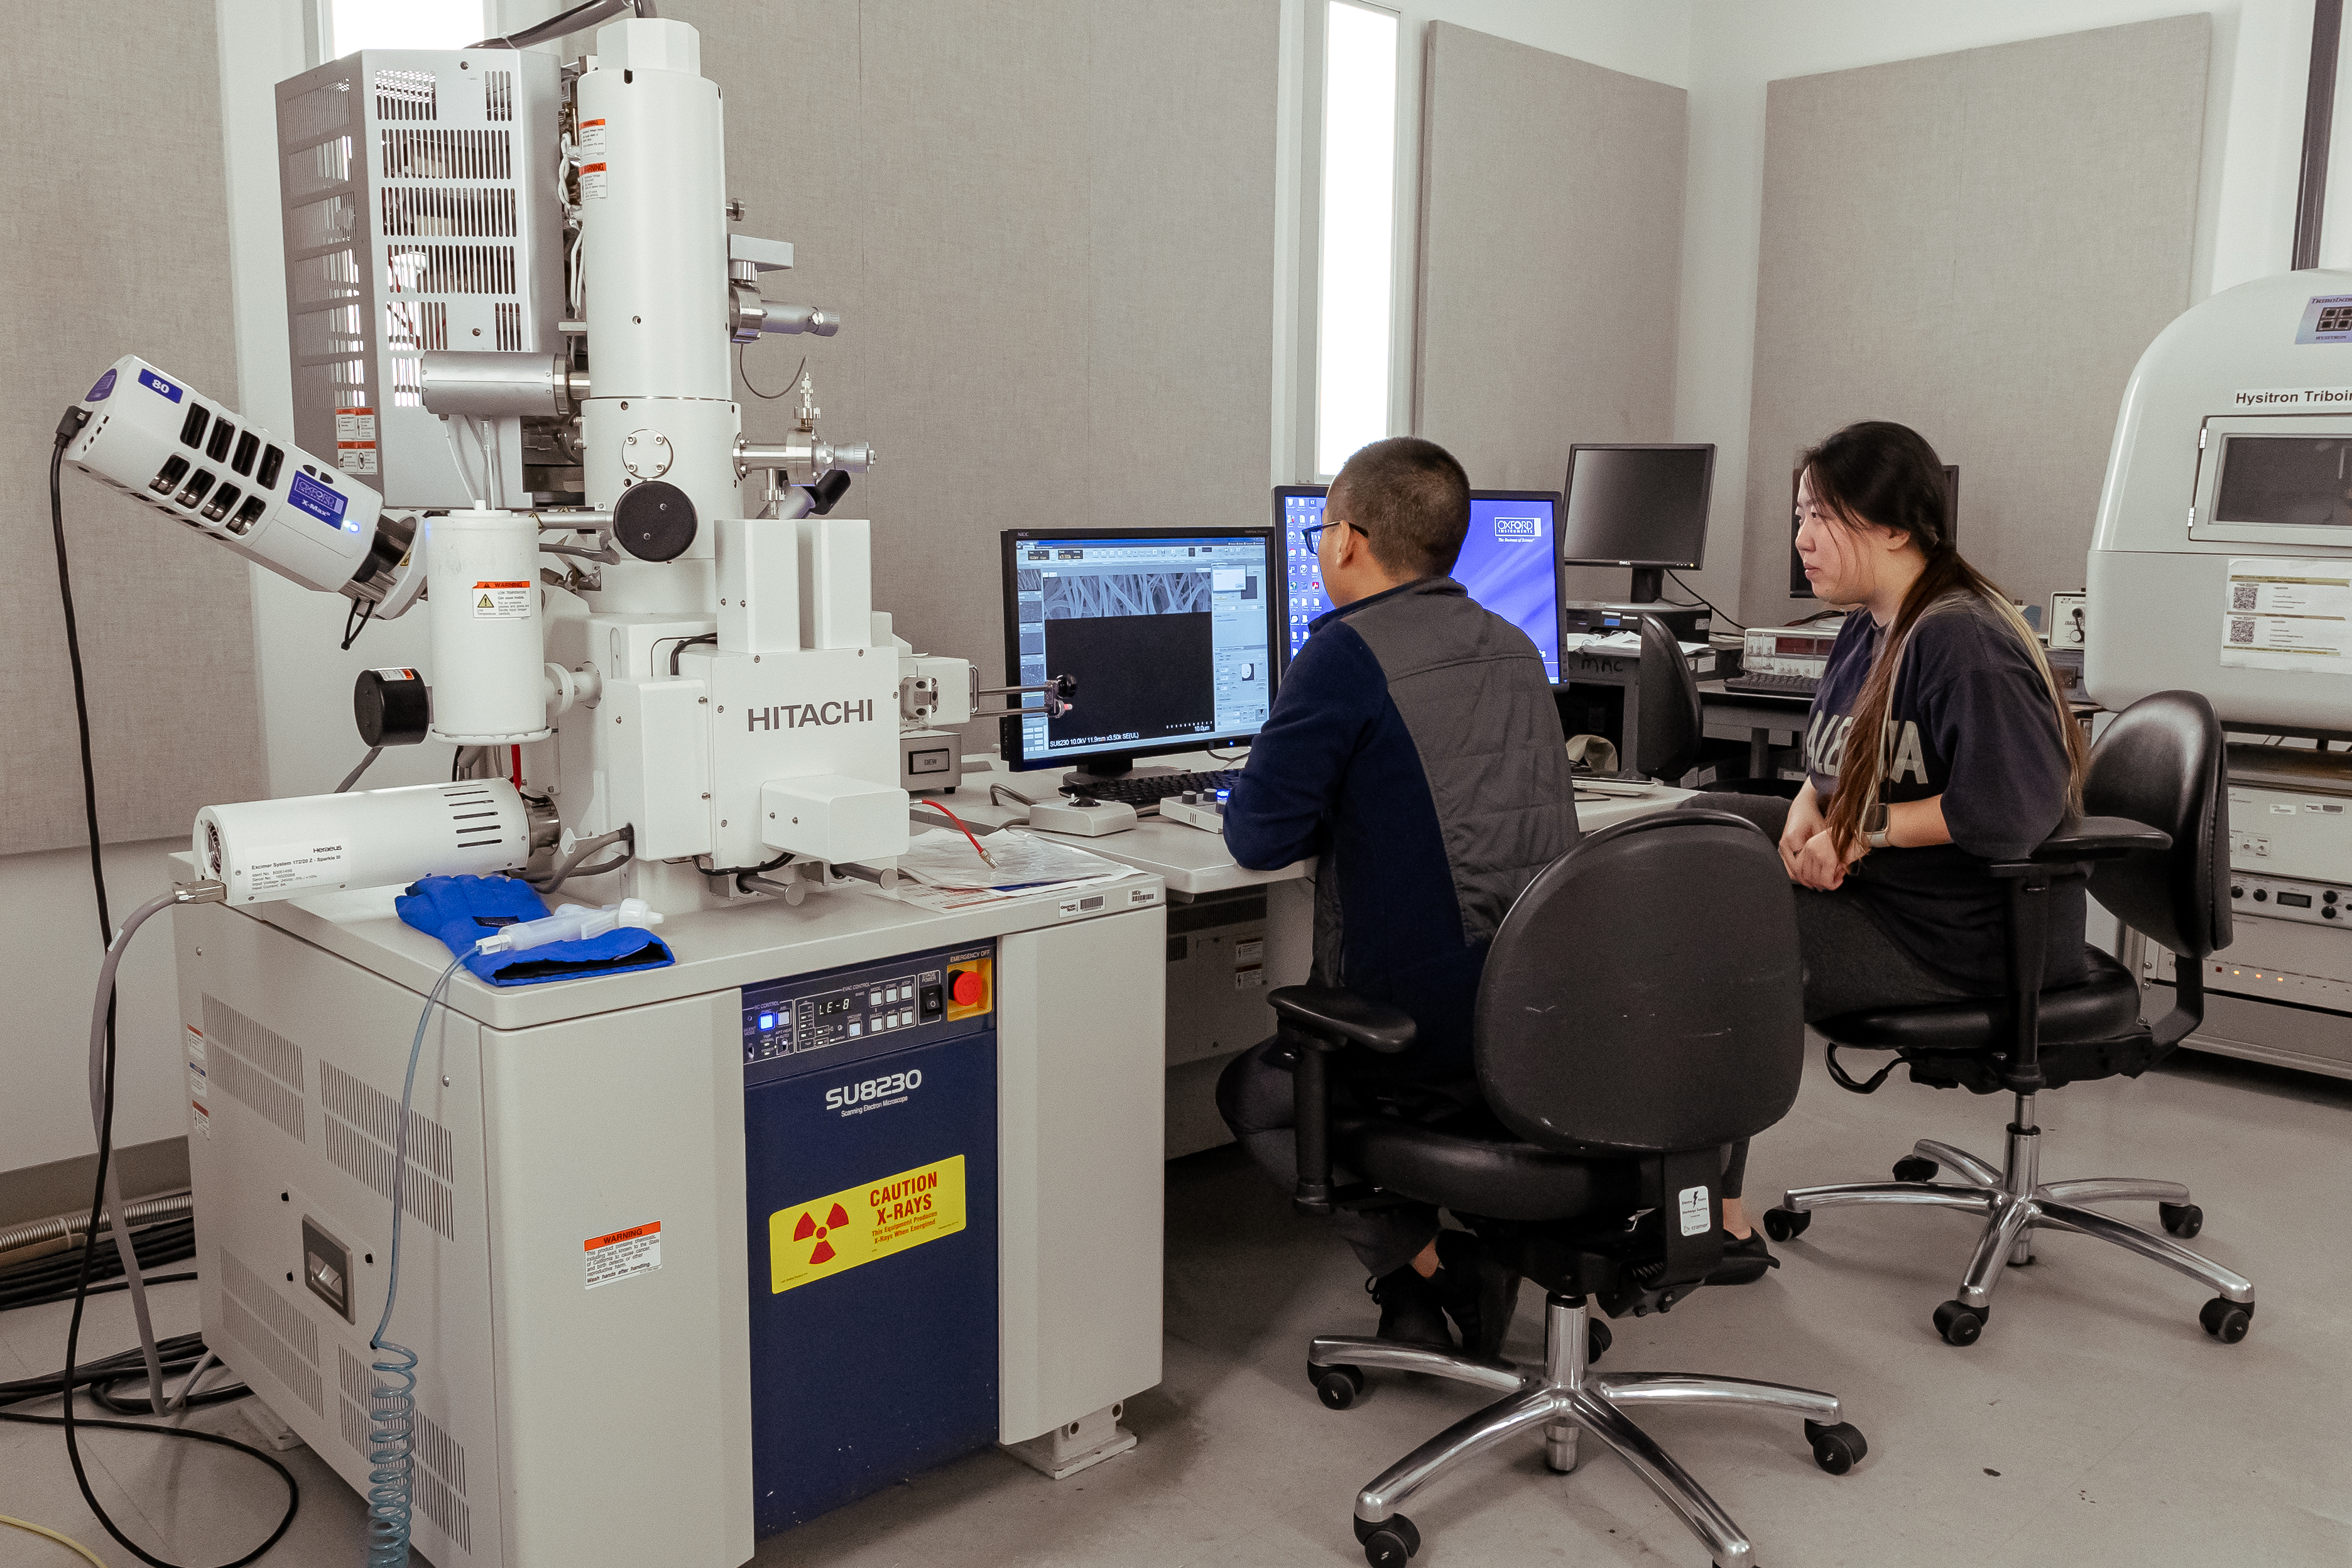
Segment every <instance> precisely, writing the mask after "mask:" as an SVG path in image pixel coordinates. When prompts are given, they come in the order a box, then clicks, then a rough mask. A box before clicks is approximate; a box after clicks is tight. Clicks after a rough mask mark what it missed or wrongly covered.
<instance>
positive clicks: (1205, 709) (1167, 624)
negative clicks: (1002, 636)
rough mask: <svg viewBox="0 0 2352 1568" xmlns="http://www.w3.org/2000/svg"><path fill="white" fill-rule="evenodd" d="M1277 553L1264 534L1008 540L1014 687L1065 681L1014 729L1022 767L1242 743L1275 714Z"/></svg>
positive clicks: (1068, 535)
mask: <svg viewBox="0 0 2352 1568" xmlns="http://www.w3.org/2000/svg"><path fill="white" fill-rule="evenodd" d="M1275 548H1276V547H1275V543H1274V540H1273V538H1272V535H1271V533H1270V531H1268V530H1266V529H1264V528H1255V529H1231V530H1224V529H1201V530H1195V531H1184V530H1176V529H1134V530H1129V531H1114V530H1108V529H1106V530H1103V531H1100V532H1094V533H1085V534H1080V533H1076V532H1058V531H1057V532H1052V533H1027V532H1020V531H1016V532H1011V533H1007V534H1006V535H1005V563H1004V565H1005V577H1006V583H1005V587H1006V604H1005V609H1006V615H1005V623H1006V629H1007V631H1008V632H1009V633H1010V634H1011V635H1010V637H1008V641H1009V642H1010V643H1011V644H1012V647H1010V648H1009V649H1008V650H1007V651H1008V653H1009V655H1010V662H1011V664H1012V666H1013V670H1014V672H1015V676H1016V679H1015V682H1014V683H1015V684H1020V685H1036V684H1039V683H1041V682H1044V681H1045V680H1048V679H1059V678H1062V677H1065V676H1066V677H1069V678H1071V679H1074V680H1076V683H1077V684H1076V694H1075V696H1074V697H1073V698H1072V699H1071V700H1070V705H1069V707H1068V709H1067V710H1066V711H1064V712H1062V713H1060V714H1057V715H1049V714H1048V713H1047V712H1046V710H1045V707H1044V706H1043V704H1042V702H1041V700H1039V699H1038V698H1036V697H1024V698H1022V699H1019V700H1017V703H1018V706H1019V707H1021V709H1022V710H1023V711H1022V714H1021V717H1020V718H1019V719H1018V720H1017V721H1011V722H1008V723H1007V725H1006V726H1005V728H1006V730H1007V731H1010V732H1012V733H1011V739H1012V740H1013V743H1014V744H1015V746H1016V747H1017V750H1018V758H1017V760H1016V762H1015V765H1016V766H1033V767H1034V766H1040V765H1049V764H1051V763H1059V762H1062V761H1064V760H1069V761H1074V762H1075V761H1078V760H1081V759H1085V758H1088V757H1096V756H1105V755H1113V754H1127V755H1134V756H1142V755H1150V754H1155V753H1157V752H1170V751H1181V750H1186V749H1189V748H1190V747H1192V746H1201V745H1217V744H1223V743H1228V742H1234V741H1242V740H1246V739H1248V738H1249V737H1250V736H1253V735H1255V734H1256V733H1257V731H1258V727H1259V726H1260V725H1262V724H1264V723H1265V716H1266V713H1267V712H1268V710H1271V709H1272V708H1273V706H1274V688H1275V676H1276V670H1275V662H1274V661H1275V658H1276V656H1277V650H1276V648H1275V647H1274V646H1273V630H1274V622H1275V613H1276V611H1275V606H1276V602H1277V601H1276V592H1277V589H1276V581H1275V571H1276V567H1275V562H1274V559H1273V555H1274V550H1275Z"/></svg>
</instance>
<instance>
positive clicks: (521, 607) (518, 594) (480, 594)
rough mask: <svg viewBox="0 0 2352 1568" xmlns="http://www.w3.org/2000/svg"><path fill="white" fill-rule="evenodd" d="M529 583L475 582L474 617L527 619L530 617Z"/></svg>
mask: <svg viewBox="0 0 2352 1568" xmlns="http://www.w3.org/2000/svg"><path fill="white" fill-rule="evenodd" d="M530 601H531V591H530V584H528V583H477V584H474V618H475V619H476V620H478V621H527V620H529V619H530Z"/></svg>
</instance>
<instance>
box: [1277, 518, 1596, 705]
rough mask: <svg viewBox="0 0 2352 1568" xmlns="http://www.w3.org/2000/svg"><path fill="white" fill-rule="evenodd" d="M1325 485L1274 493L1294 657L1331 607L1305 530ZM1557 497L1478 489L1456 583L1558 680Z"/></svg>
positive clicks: (1311, 524)
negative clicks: (1511, 629)
mask: <svg viewBox="0 0 2352 1568" xmlns="http://www.w3.org/2000/svg"><path fill="white" fill-rule="evenodd" d="M1327 489H1328V487H1326V486H1323V485H1285V486H1283V487H1282V488H1280V489H1277V490H1276V491H1275V492H1274V511H1275V521H1276V524H1277V525H1278V526H1279V527H1280V528H1281V530H1282V548H1283V552H1284V559H1285V563H1286V573H1285V584H1284V586H1285V604H1284V607H1283V619H1284V627H1285V631H1286V635H1287V637H1288V639H1289V657H1290V658H1297V657H1298V650H1299V649H1300V648H1301V647H1305V646H1306V645H1307V632H1308V630H1309V629H1310V628H1311V626H1313V623H1314V621H1315V619H1316V617H1318V616H1322V615H1325V614H1327V613H1328V612H1329V610H1330V608H1331V599H1330V596H1329V595H1328V594H1326V593H1325V592H1324V591H1323V576H1322V569H1321V567H1320V566H1319V565H1318V563H1317V560H1316V555H1315V552H1314V551H1313V550H1311V549H1309V548H1308V547H1307V542H1306V541H1305V540H1304V539H1302V538H1301V537H1299V532H1298V531H1299V530H1300V529H1301V528H1312V527H1314V526H1315V525H1316V524H1317V523H1319V522H1321V521H1323V503H1324V500H1325V495H1326V491H1327ZM1558 513H1559V495H1558V494H1557V493H1556V492H1554V491H1551V490H1473V491H1471V492H1470V531H1469V532H1468V533H1467V534H1466V535H1465V536H1464V538H1463V541H1462V554H1461V557H1460V558H1459V559H1458V560H1456V561H1455V562H1454V581H1455V582H1457V583H1459V584H1462V586H1463V587H1464V588H1465V589H1466V590H1467V591H1468V593H1469V595H1470V596H1471V597H1472V598H1473V599H1475V600H1476V601H1477V602H1478V603H1479V604H1481V605H1485V606H1486V608H1488V609H1489V610H1492V611H1494V612H1495V614H1496V615H1498V616H1502V617H1503V618H1504V619H1505V620H1507V621H1508V622H1510V623H1511V624H1512V625H1513V626H1517V627H1518V628H1519V629H1520V630H1521V631H1523V632H1525V633H1527V634H1528V638H1529V639H1530V640H1531V641H1533V642H1534V643H1535V645H1536V651H1537V652H1538V654H1540V655H1542V656H1543V661H1544V677H1545V679H1548V680H1550V681H1551V682H1552V683H1554V684H1555V685H1557V684H1558V683H1559V571H1558V569H1557V566H1556V564H1555V563H1554V561H1553V558H1552V547H1553V544H1554V542H1555V538H1556V531H1557V520H1558Z"/></svg>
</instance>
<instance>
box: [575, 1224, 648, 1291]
mask: <svg viewBox="0 0 2352 1568" xmlns="http://www.w3.org/2000/svg"><path fill="white" fill-rule="evenodd" d="M582 1248H583V1251H585V1252H586V1253H587V1255H588V1289H591V1290H593V1289H596V1287H597V1286H599V1285H610V1284H612V1283H613V1282H614V1280H616V1279H628V1278H629V1277H630V1276H632V1275H635V1274H649V1273H651V1272H652V1271H653V1270H655V1269H656V1268H660V1267H661V1221H659V1220H654V1221H652V1222H651V1223H649V1224H646V1225H633V1226H630V1227H629V1228H628V1229H626V1230H616V1231H614V1232H613V1233H612V1234H611V1235H610V1236H592V1237H589V1238H588V1239H587V1240H586V1241H585V1242H583V1244H582Z"/></svg>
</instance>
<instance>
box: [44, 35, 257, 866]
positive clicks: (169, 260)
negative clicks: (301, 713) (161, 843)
mask: <svg viewBox="0 0 2352 1568" xmlns="http://www.w3.org/2000/svg"><path fill="white" fill-rule="evenodd" d="M10 19H11V23H12V26H13V29H14V30H13V35H12V37H11V40H10V47H11V49H12V51H13V53H14V54H15V55H16V58H18V59H19V60H21V61H28V62H29V61H38V62H39V66H38V68H37V69H36V68H26V69H22V70H17V71H15V72H12V73H11V75H10V84H9V90H8V91H7V92H6V93H5V95H0V123H5V126H6V130H7V138H6V139H7V142H8V144H9V147H10V150H11V160H10V163H11V169H10V175H9V179H8V182H7V193H8V194H7V200H6V204H5V209H6V210H5V216H0V279H5V283H0V288H5V301H6V304H5V310H6V319H7V322H8V326H7V330H6V331H5V332H0V440H5V449H6V450H7V451H8V452H9V453H10V454H11V456H12V460H13V461H14V463H15V465H16V484H15V486H14V490H13V493H14V495H15V498H16V499H15V504H12V505H11V506H9V507H7V508H6V509H5V515H0V682H5V685H6V687H7V689H9V690H10V691H11V692H13V693H14V694H15V700H14V701H12V702H11V704H10V707H9V715H8V722H7V725H6V731H5V738H0V855H10V854H21V853H24V852H26V851H28V850H37V849H49V848H55V847H61V846H66V845H74V844H79V843H81V842H83V840H84V837H85V829H84V827H83V820H82V797H81V773H80V764H79V760H78V756H77V747H76V743H75V735H74V711H73V687H72V679H71V675H70V672H69V670H68V664H67V659H66V645H65V625H64V619H63V616H62V615H61V614H60V612H59V610H58V584H57V562H56V555H55V552H54V550H53V548H52V545H51V542H50V537H49V520H48V516H47V505H46V497H45V496H44V495H43V494H42V490H41V480H40V479H39V478H38V477H37V473H36V471H35V465H37V464H42V463H45V462H46V461H47V456H48V453H49V450H50V443H51V440H52V437H53V435H54V432H55V430H56V428H57V421H58V415H59V414H60V413H61V412H63V411H64V409H65V407H66V405H68V404H70V403H72V402H74V401H76V400H77V399H79V397H80V396H81V395H82V394H83V393H84V392H86V391H88V390H89V384H90V383H91V382H92V381H94V380H96V379H97V377H98V374H99V372H100V371H101V370H103V369H104V368H105V367H106V366H107V365H108V364H110V363H112V362H113V361H114V360H115V359H117V358H119V357H120V356H121V355H123V354H125V353H137V354H139V355H140V356H141V357H142V358H145V359H148V360H152V361H153V362H155V363H158V364H160V365H162V366H163V367H164V368H165V369H167V370H168V371H170V372H171V373H172V374H174V375H176V376H179V377H182V378H184V379H185V380H187V381H190V382H193V383H194V384H196V385H197V386H200V387H203V388H204V389H205V390H206V391H207V392H209V393H211V394H212V395H214V396H216V397H226V398H230V399H234V398H235V396H236V357H235V341H234V338H233V335H232V331H231V319H230V314H229V310H230V304H229V276H228V265H229V256H228V224H227V218H226V194H227V187H226V174H225V173H224V169H223V165H222V151H221V110H220V89H219V76H218V74H217V73H216V72H215V70H214V68H213V58H214V54H215V49H214V39H213V7H212V6H211V5H196V4H175V5H154V4H152V3H142V0H87V3H84V4H79V5H26V6H21V7H16V8H13V9H12V12H11V18H10ZM134 38H135V39H137V40H138V45H139V47H136V48H131V49H126V48H125V47H123V46H124V42H125V40H128V39H134ZM159 138H161V140H160V141H159V140H158V139H159ZM64 497H65V512H66V541H67V545H68V550H69V551H70V552H71V554H72V561H73V582H74V601H75V607H76V610H77V611H78V613H79V623H80V631H81V646H82V658H83V663H84V666H85V668H86V671H87V674H88V678H89V708H90V727H91V731H92V741H93V752H94V754H95V757H96V761H97V770H98V807H99V824H100V833H101V834H102V835H103V837H106V838H107V839H109V840H111V841H118V842H120V841H125V840H131V839H139V838H152V837H156V836H158V835H164V834H184V833H185V832H186V831H187V828H188V825H189V823H190V822H191V821H193V820H194V816H195V814H196V810H197V808H198V807H199V806H202V805H206V804H208V803H210V802H213V801H220V800H243V799H248V798H251V797H252V796H255V795H262V794H265V793H267V786H266V785H265V784H264V782H263V781H264V773H263V768H262V761H261V754H260V724H259V711H258V704H257V693H256V689H255V683H254V668H253V618H252V601H251V597H250V594H249V590H248V587H247V577H246V566H245V563H243V562H242V561H240V560H239V559H237V558H236V556H234V555H231V554H230V553H229V552H227V551H226V550H222V549H219V548H217V547H215V546H214V545H212V544H210V543H207V542H204V541H202V540H200V539H197V538H196V537H195V536H194V533H193V532H191V531H186V530H183V529H178V528H174V527H173V526H172V525H171V524H169V523H166V522H164V521H162V520H161V519H160V518H159V516H158V515H157V514H156V513H154V512H152V511H150V510H147V509H146V508H144V507H142V506H140V505H138V504H137V503H135V502H133V501H131V500H125V499H123V498H121V497H120V496H117V495H116V494H115V493H114V492H113V491H111V490H109V489H105V488H104V487H102V486H100V485H99V484H98V483H96V482H95V481H93V480H91V479H88V478H86V477H84V476H82V475H79V474H78V473H75V472H73V471H72V470H70V469H68V471H67V472H66V474H65V476H64Z"/></svg>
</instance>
